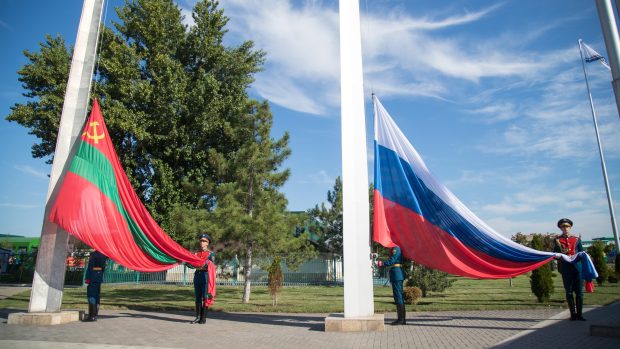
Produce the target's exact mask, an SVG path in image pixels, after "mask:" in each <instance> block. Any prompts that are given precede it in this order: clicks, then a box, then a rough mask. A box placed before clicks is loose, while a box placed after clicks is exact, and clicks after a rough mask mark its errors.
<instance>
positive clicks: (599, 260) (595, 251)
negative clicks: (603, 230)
mask: <svg viewBox="0 0 620 349" xmlns="http://www.w3.org/2000/svg"><path fill="white" fill-rule="evenodd" d="M588 254H589V255H590V257H592V263H594V268H596V271H597V272H598V278H596V282H597V283H598V284H599V285H602V284H603V283H604V282H605V281H606V280H607V277H608V276H609V268H608V267H607V256H606V255H605V243H604V242H602V241H595V242H594V243H593V244H592V246H590V247H588Z"/></svg>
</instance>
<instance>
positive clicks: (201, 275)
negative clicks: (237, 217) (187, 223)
mask: <svg viewBox="0 0 620 349" xmlns="http://www.w3.org/2000/svg"><path fill="white" fill-rule="evenodd" d="M198 238H199V239H200V251H198V252H197V253H196V255H197V256H198V257H200V258H203V259H204V260H205V264H204V265H203V266H202V267H199V268H196V272H194V296H195V300H196V318H195V319H194V320H193V321H191V322H190V323H192V324H196V323H198V324H204V323H206V321H207V312H208V310H209V306H211V305H212V304H213V298H214V297H215V264H213V259H214V257H215V254H214V253H213V252H212V251H209V244H210V243H211V236H210V235H209V234H206V233H205V234H200V235H199V236H198Z"/></svg>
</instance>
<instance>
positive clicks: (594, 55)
mask: <svg viewBox="0 0 620 349" xmlns="http://www.w3.org/2000/svg"><path fill="white" fill-rule="evenodd" d="M579 44H581V48H582V51H583V56H584V59H585V60H586V62H588V63H590V62H595V61H599V62H600V63H601V64H602V65H603V66H605V68H607V69H609V70H611V67H610V66H609V64H607V61H605V58H604V57H603V56H602V55H601V54H599V53H598V52H596V51H594V49H592V47H590V46H588V45H587V44H586V43H585V42H583V41H581V40H579Z"/></svg>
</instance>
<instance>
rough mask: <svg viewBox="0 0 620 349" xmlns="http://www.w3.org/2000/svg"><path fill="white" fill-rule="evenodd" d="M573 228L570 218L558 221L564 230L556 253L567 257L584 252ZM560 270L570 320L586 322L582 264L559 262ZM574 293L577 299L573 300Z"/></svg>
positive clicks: (556, 247)
mask: <svg viewBox="0 0 620 349" xmlns="http://www.w3.org/2000/svg"><path fill="white" fill-rule="evenodd" d="M572 227H573V221H571V220H570V219H568V218H562V219H560V220H559V221H558V228H560V230H562V234H561V235H560V236H559V237H558V238H557V239H555V248H554V251H555V252H559V253H563V254H565V255H567V256H573V255H575V254H576V253H578V252H582V251H583V247H582V246H581V239H580V238H578V237H577V236H574V235H571V234H570V231H571V228H572ZM558 269H559V270H560V273H561V274H562V282H563V283H564V290H565V291H566V302H567V303H568V310H569V311H570V320H571V321H575V320H580V321H585V320H586V319H584V317H583V316H582V309H583V292H582V289H583V280H582V278H581V262H580V261H577V262H575V263H569V262H566V261H564V260H562V259H559V260H558ZM573 293H574V294H575V297H574V298H573Z"/></svg>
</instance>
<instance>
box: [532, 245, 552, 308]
mask: <svg viewBox="0 0 620 349" xmlns="http://www.w3.org/2000/svg"><path fill="white" fill-rule="evenodd" d="M543 247H544V244H543V240H542V239H541V237H540V236H538V235H534V237H533V238H532V248H534V249H537V250H542V249H543ZM552 277H553V276H552V273H551V268H550V266H549V263H547V264H545V265H543V266H541V267H540V268H538V269H536V270H533V271H532V274H531V275H530V287H531V289H532V293H534V294H535V295H536V298H537V299H538V302H540V303H544V302H546V301H548V300H549V298H550V297H551V294H552V293H553V291H554V290H553V279H552Z"/></svg>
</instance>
